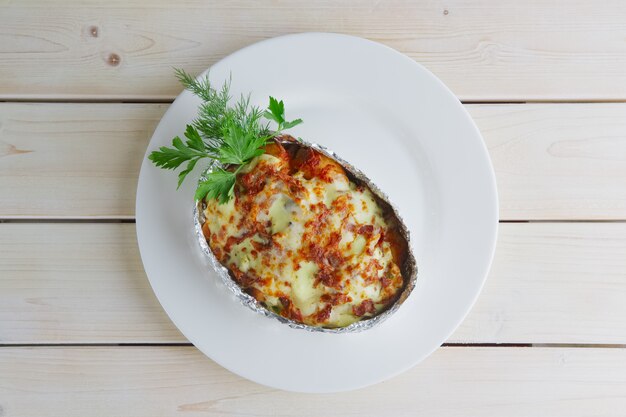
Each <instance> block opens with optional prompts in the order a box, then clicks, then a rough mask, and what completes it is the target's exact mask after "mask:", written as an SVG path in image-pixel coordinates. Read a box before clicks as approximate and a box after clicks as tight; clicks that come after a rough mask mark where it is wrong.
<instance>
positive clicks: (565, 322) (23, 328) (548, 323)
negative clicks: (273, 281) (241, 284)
mask: <svg viewBox="0 0 626 417" xmlns="http://www.w3.org/2000/svg"><path fill="white" fill-rule="evenodd" d="M135 239H136V238H135V227H134V225H133V224H111V223H105V224H89V223H87V224H65V223H61V224H39V223H31V224H22V223H17V224H11V223H7V224H0V343H4V344H33V343H37V344H41V343H54V344H58V343H63V344H67V343H107V344H110V343H164V342H186V339H185V338H184V337H183V336H182V335H181V334H180V333H179V332H178V331H177V330H176V328H175V327H174V326H173V325H172V324H171V322H170V321H169V319H168V318H167V316H166V315H165V314H164V313H163V310H162V308H161V307H160V305H159V304H158V301H157V300H156V298H155V297H154V295H153V293H152V291H151V289H150V285H149V283H148V280H147V279H146V276H145V273H144V272H143V268H142V265H141V260H140V258H139V253H138V250H137V246H136V240H135ZM625 255H626V223H617V224H612V223H509V224H501V225H500V234H499V239H498V246H497V250H496V256H495V260H494V264H493V267H492V270H491V274H490V276H489V279H488V280H487V283H486V285H485V288H484V290H483V293H482V294H481V297H480V298H479V300H478V303H477V304H476V306H475V307H474V309H473V310H472V312H471V313H470V315H469V316H468V317H467V319H466V320H465V321H464V323H463V325H462V326H461V327H460V328H459V329H458V330H457V331H456V333H455V334H454V335H453V336H452V337H451V338H450V340H448V342H451V343H575V344H606V343H616V344H626V303H624V300H625V299H626V256H625ZM242 308H243V307H242Z"/></svg>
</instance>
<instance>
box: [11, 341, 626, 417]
mask: <svg viewBox="0 0 626 417" xmlns="http://www.w3.org/2000/svg"><path fill="white" fill-rule="evenodd" d="M0 375H2V383H0V409H2V410H3V411H4V413H3V416H5V417H20V416H35V415H41V416H43V415H45V416H48V417H55V416H63V417H70V416H84V415H85V414H89V415H90V416H110V415H124V416H128V417H133V416H151V417H157V416H174V415H185V416H205V415H220V416H235V415H236V416H293V415H296V414H297V415H299V416H303V417H304V416H329V417H331V416H346V415H359V416H364V417H367V416H382V415H385V416H415V415H428V416H432V417H445V416H468V417H471V416H480V417H489V416H497V417H501V416H505V415H506V416H513V417H523V416H529V417H530V416H533V417H534V416H538V415H542V416H544V415H545V416H548V415H549V416H553V417H558V416H567V417H576V416H590V415H593V416H595V417H603V416H607V417H608V416H617V415H620V413H621V410H623V409H624V408H625V407H626V389H625V387H626V350H624V349H577V348H476V347H473V348H457V347H451V348H441V349H439V350H438V351H437V352H435V353H434V354H433V355H432V356H431V357H430V358H428V359H426V361H425V362H423V363H422V364H420V365H418V366H417V367H415V368H413V369H411V370H410V371H408V372H406V373H404V374H402V375H400V376H397V377H395V378H393V379H391V380H389V381H386V382H384V383H381V384H378V385H374V386H371V387H368V388H364V389H361V390H357V391H351V392H345V393H339V394H297V393H290V392H285V391H280V390H275V389H271V388H267V387H264V386H260V385H257V384H255V383H252V382H249V381H246V380H244V379H242V378H240V377H238V376H235V375H234V374H231V373H230V372H228V371H227V370H225V369H223V368H221V367H220V366H218V365H217V364H215V363H214V362H212V361H211V360H209V359H207V358H206V357H204V356H203V355H202V354H201V353H200V352H199V351H197V350H196V349H195V348H194V347H124V348H120V347H117V348H84V347H83V348H2V349H0Z"/></svg>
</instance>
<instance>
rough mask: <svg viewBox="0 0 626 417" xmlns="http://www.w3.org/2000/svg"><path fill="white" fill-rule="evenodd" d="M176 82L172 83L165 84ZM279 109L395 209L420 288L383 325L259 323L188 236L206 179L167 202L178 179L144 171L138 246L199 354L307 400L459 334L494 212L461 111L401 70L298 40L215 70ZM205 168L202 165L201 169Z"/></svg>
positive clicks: (351, 47)
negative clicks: (312, 328) (333, 328)
mask: <svg viewBox="0 0 626 417" xmlns="http://www.w3.org/2000/svg"><path fill="white" fill-rule="evenodd" d="M172 76H173V75H172ZM229 76H232V88H231V93H232V94H233V96H235V97H238V96H239V95H240V94H242V93H243V94H247V93H248V92H251V93H252V95H251V102H252V104H255V105H258V106H261V107H266V106H267V102H268V96H269V95H272V96H274V97H277V98H279V99H283V100H284V101H285V107H286V115H287V118H288V119H293V118H297V117H300V118H302V119H303V120H304V123H303V124H302V125H300V126H297V127H296V128H295V129H293V130H292V131H290V133H291V134H293V135H294V136H301V137H302V138H304V139H306V140H307V141H309V142H316V143H320V144H322V145H324V146H326V147H328V148H330V149H331V150H333V151H335V152H337V153H338V154H339V155H340V156H341V157H343V158H344V159H346V160H347V161H349V162H350V163H352V164H353V165H354V166H356V167H358V168H359V169H361V170H362V171H363V172H364V173H365V174H366V175H367V176H368V177H369V178H370V179H371V180H372V181H373V182H374V183H375V184H377V185H378V186H379V187H380V189H382V190H383V191H384V192H385V193H387V195H388V196H389V198H390V199H391V201H393V202H395V204H396V206H397V207H398V210H399V212H400V215H401V216H402V217H403V218H404V220H405V222H406V224H407V226H408V228H409V230H410V232H411V240H412V242H413V247H414V250H415V256H416V258H417V263H418V268H419V272H418V283H417V287H416V289H415V290H414V291H413V293H412V294H411V296H410V297H409V299H408V300H407V301H406V302H405V303H404V304H403V305H402V306H401V308H400V309H399V310H398V311H397V312H396V313H395V314H394V315H393V316H392V317H390V318H389V319H388V320H387V321H385V322H383V323H382V324H380V325H379V326H376V327H374V328H372V329H369V330H367V331H364V332H361V333H354V334H328V333H311V332H307V331H304V330H297V329H291V328H289V327H288V326H287V325H285V324H281V323H279V322H278V321H276V320H270V319H268V318H266V317H262V316H261V315H258V314H255V313H254V312H252V311H251V310H249V309H248V308H246V307H244V306H243V305H241V304H240V302H239V301H238V300H237V299H236V298H235V297H234V296H233V294H231V293H230V292H229V291H228V290H227V289H226V288H225V287H224V285H223V284H222V282H221V280H220V279H219V278H218V277H217V276H215V274H214V273H212V271H211V270H210V268H209V267H208V264H207V261H206V260H205V258H204V257H203V255H202V253H201V251H200V248H199V244H198V241H197V238H196V235H195V232H194V227H193V217H192V212H193V205H194V201H193V194H194V189H195V186H196V180H197V178H198V177H199V175H200V171H201V169H202V167H200V166H198V167H197V168H196V171H194V172H193V173H192V174H190V175H189V176H188V178H187V180H186V183H185V184H183V186H182V187H181V189H180V190H178V191H176V181H177V177H176V175H175V174H174V173H173V172H171V171H165V170H161V169H158V168H156V167H154V166H153V165H152V163H151V162H150V161H148V160H147V159H144V161H143V165H142V167H141V174H140V176H139V186H138V189H137V208H136V215H137V238H138V242H139V248H140V251H141V258H142V260H143V264H144V267H145V270H146V273H147V275H148V278H149V280H150V283H151V285H152V288H153V289H154V292H155V294H156V296H157V297H158V299H159V301H160V302H161V304H162V305H163V308H164V309H165V311H166V312H167V314H168V315H169V316H170V318H171V319H172V321H173V322H174V324H176V326H178V328H179V329H180V331H181V332H182V333H183V334H184V335H185V336H186V337H187V338H188V339H189V340H190V341H191V342H192V343H193V344H194V345H196V347H198V349H200V350H201V351H202V352H204V353H205V354H206V355H207V356H208V357H210V358H211V359H213V360H214V361H216V362H217V363H219V364H220V365H222V366H223V367H225V368H227V369H229V370H231V371H232V372H234V373H236V374H238V375H241V376H242V377H245V378H248V379H250V380H252V381H255V382H258V383H260V384H264V385H269V386H272V387H276V388H280V389H285V390H291V391H303V392H333V391H343V390H349V389H355V388H359V387H363V386H366V385H370V384H374V383H376V382H379V381H382V380H384V379H387V378H390V377H391V376H393V375H396V374H398V373H400V372H402V371H405V370H407V369H408V368H410V367H411V366H413V365H415V364H417V363H418V362H419V361H421V360H422V359H424V358H425V357H426V356H428V355H429V354H430V353H431V352H433V351H434V350H435V349H437V347H438V346H440V345H441V343H443V342H444V341H445V340H446V339H447V338H448V337H449V336H450V334H451V333H452V332H453V331H454V329H455V328H456V327H457V326H458V325H459V324H460V322H461V320H462V319H463V318H464V317H465V315H466V314H467V313H468V311H469V309H470V308H471V306H472V304H473V303H474V301H475V300H476V298H477V296H478V294H479V292H480V289H481V287H482V285H483V283H484V281H485V278H486V275H487V272H488V270H489V266H490V264H491V259H492V257H493V252H494V248H495V241H496V233H497V225H498V207H497V195H496V185H495V179H494V174H493V168H492V166H491V162H490V160H489V156H488V154H487V150H486V148H485V145H484V143H483V140H482V138H481V136H480V133H479V132H478V130H477V128H476V126H475V125H474V123H473V122H472V120H471V119H470V117H469V115H468V114H467V112H466V111H465V109H464V108H463V106H462V105H461V103H460V102H459V101H458V100H457V98H456V97H455V96H454V95H453V94H452V93H451V92H450V91H449V90H448V89H447V88H446V87H445V86H444V84H443V83H442V82H441V81H439V79H437V78H436V77H435V76H434V75H432V74H431V73H430V72H428V71H427V70H426V69H424V68H423V67H422V66H420V65H418V64H417V63H415V62H414V61H413V60H411V59H409V58H408V57H406V56H404V55H402V54H400V53H398V52H396V51H394V50H392V49H390V48H388V47H386V46H383V45H380V44H377V43H374V42H371V41H368V40H365V39H360V38H355V37H351V36H345V35H337V34H324V33H306V34H299V35H291V36H285V37H280V38H274V39H270V40H267V41H263V42H259V43H257V44H254V45H252V46H249V47H247V48H244V49H242V50H240V51H238V52H236V53H234V54H232V55H230V56H228V57H226V58H224V59H223V60H221V61H220V62H218V63H217V64H215V65H214V66H213V67H212V68H211V71H210V79H211V81H212V82H213V83H214V85H216V86H221V84H222V83H223V81H224V80H225V79H227V78H228V77H229ZM199 103H200V101H199V99H197V98H196V97H194V96H193V95H192V94H191V93H189V92H187V91H185V92H183V93H182V94H181V95H180V96H178V98H177V99H176V101H174V103H173V104H172V105H171V107H170V108H169V110H168V111H167V113H166V114H165V116H163V119H162V120H161V123H159V126H158V127H157V129H156V131H155V132H154V136H153V137H152V140H151V141H150V145H149V146H148V153H149V152H151V151H153V150H155V149H157V148H158V147H160V146H164V145H168V146H169V145H170V144H171V141H172V138H173V137H174V136H176V135H180V136H182V134H183V132H184V130H185V125H186V123H189V122H190V121H191V120H192V119H193V118H194V117H195V116H196V111H197V106H198V104H199ZM198 165H201V164H198Z"/></svg>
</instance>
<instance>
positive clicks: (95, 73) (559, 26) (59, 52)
mask: <svg viewBox="0 0 626 417" xmlns="http://www.w3.org/2000/svg"><path fill="white" fill-rule="evenodd" d="M2 7H3V9H2V13H1V14H0V27H1V28H2V32H1V33H0V98H6V99H15V98H28V99H33V98H40V99H41V98H46V99H49V98H55V99H56V98H62V99H76V98H85V97H87V98H118V99H119V98H123V99H140V100H145V99H163V98H171V97H173V96H175V95H176V94H178V92H179V90H180V88H179V87H178V85H177V84H176V82H175V80H174V77H173V76H172V67H175V66H177V67H184V68H186V69H187V70H189V71H191V72H199V71H201V70H204V69H206V68H207V67H209V66H210V65H212V64H213V63H214V62H216V61H217V60H219V59H220V58H222V57H224V56H225V55H227V54H229V53H231V52H234V51H236V50H238V49H240V48H242V47H244V46H247V45H250V44H252V43H254V42H257V41H259V40H262V39H267V38H271V37H274V36H278V35H284V34H289V33H297V32H306V31H326V32H339V33H347V34H353V35H357V36H362V37H366V38H370V39H372V40H375V41H378V42H382V43H384V44H386V45H389V46H390V47H392V48H395V49H397V50H399V51H401V52H403V53H405V54H407V55H408V56H409V57H411V58H413V59H415V60H416V61H418V62H420V63H422V64H423V65H425V66H426V67H427V68H428V69H430V70H431V71H432V72H433V73H435V74H436V75H437V76H438V77H440V78H441V79H442V80H443V81H444V82H445V83H446V84H447V85H449V86H450V87H451V89H452V91H454V92H455V93H456V94H457V95H458V96H459V97H460V98H461V99H463V100H479V101H487V100H500V101H502V100H503V101H512V100H516V101H518V100H519V101H525V100H623V99H626V43H624V41H623V40H624V38H625V37H626V26H625V25H624V17H625V16H626V4H625V3H624V2H623V1H621V0H607V1H604V2H602V3H601V4H599V3H596V2H589V1H586V0H573V1H568V2H565V3H564V2H555V1H551V0H533V1H527V2H523V3H520V2H519V1H516V0H503V1H498V2H491V1H470V0H445V1H444V0H436V1H429V2H423V1H416V0H394V1H385V2H381V1H378V0H367V1H360V0H349V1H341V2H337V1H332V0H324V1H318V2H315V3H312V2H308V1H304V0H297V1H283V0H281V1H270V0H266V1H255V0H254V1H253V0H238V1H227V0H212V1H198V0H183V1H178V2H168V1H165V0H158V1H153V2H151V3H150V7H146V5H145V3H144V2H143V1H141V0H131V1H108V2H100V1H88V2H85V1H78V0H67V1H52V2H50V1H43V0H31V1H28V2H5V4H4V5H3V6H2Z"/></svg>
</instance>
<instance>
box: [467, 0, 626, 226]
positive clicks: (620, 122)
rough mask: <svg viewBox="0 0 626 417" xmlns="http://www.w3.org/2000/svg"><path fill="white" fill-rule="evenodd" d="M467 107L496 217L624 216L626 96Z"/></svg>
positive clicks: (575, 217) (625, 190) (531, 218)
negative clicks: (495, 198) (493, 185)
mask: <svg viewBox="0 0 626 417" xmlns="http://www.w3.org/2000/svg"><path fill="white" fill-rule="evenodd" d="M625 4H626V3H625ZM467 109H468V110H469V111H470V114H471V115H472V117H473V118H474V120H475V121H476V123H477V125H478V127H479V129H480V130H481V132H482V134H483V137H484V139H485V141H486V143H487V147H488V148H489V153H490V156H491V161H492V163H493V165H494V170H495V172H496V181H497V183H498V195H499V200H500V218H501V219H506V220H525V219H530V220H540V219H560V220H576V219H605V220H610V219H626V186H625V184H626V105H625V104H551V105H546V104H543V105H524V104H520V105H470V106H467Z"/></svg>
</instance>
